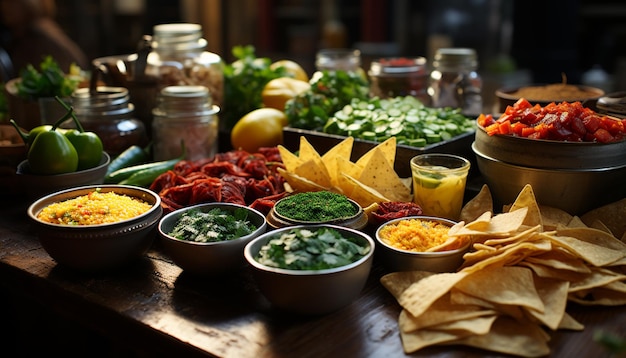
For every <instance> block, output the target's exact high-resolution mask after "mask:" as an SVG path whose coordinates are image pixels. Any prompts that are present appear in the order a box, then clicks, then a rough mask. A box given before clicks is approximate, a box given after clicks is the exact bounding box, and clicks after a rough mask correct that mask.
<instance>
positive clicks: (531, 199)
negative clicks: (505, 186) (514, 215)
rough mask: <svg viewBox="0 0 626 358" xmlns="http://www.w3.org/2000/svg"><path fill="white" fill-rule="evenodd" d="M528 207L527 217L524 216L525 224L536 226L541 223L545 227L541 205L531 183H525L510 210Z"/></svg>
mask: <svg viewBox="0 0 626 358" xmlns="http://www.w3.org/2000/svg"><path fill="white" fill-rule="evenodd" d="M524 207H526V208H528V213H527V214H526V218H524V222H523V224H524V225H528V226H536V225H541V226H542V227H543V221H542V220H541V211H539V205H538V204H537V199H536V198H535V192H534V191H533V187H532V186H531V185H530V184H526V185H524V188H522V191H520V193H519V194H518V195H517V198H516V199H515V201H514V202H513V205H511V207H510V208H509V211H515V210H517V209H519V208H524Z"/></svg>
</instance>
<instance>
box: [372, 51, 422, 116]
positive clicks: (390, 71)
mask: <svg viewBox="0 0 626 358" xmlns="http://www.w3.org/2000/svg"><path fill="white" fill-rule="evenodd" d="M426 62H427V61H426V58H425V57H412V58H406V57H393V58H380V59H377V60H375V61H372V63H371V64H370V70H369V72H368V76H369V79H370V95H371V96H373V97H379V98H389V97H397V96H413V97H415V98H417V99H419V100H420V101H421V102H422V103H424V104H425V105H429V104H430V96H429V95H428V92H427V90H428V71H427V64H426Z"/></svg>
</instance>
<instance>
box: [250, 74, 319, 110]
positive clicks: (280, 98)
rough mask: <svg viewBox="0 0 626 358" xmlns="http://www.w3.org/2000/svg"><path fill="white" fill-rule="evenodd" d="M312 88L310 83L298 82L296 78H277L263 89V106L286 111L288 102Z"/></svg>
mask: <svg viewBox="0 0 626 358" xmlns="http://www.w3.org/2000/svg"><path fill="white" fill-rule="evenodd" d="M310 88H311V85H310V84H309V83H308V82H305V81H301V80H297V79H295V78H291V77H281V78H275V79H273V80H271V81H269V82H268V83H267V84H266V85H265V87H263V91H262V92H261V98H262V99H263V105H264V106H265V107H269V108H276V109H278V110H281V111H284V110H285V104H286V103H287V101H288V100H290V99H292V98H294V97H295V96H297V95H299V94H300V93H302V92H304V91H307V90H309V89H310Z"/></svg>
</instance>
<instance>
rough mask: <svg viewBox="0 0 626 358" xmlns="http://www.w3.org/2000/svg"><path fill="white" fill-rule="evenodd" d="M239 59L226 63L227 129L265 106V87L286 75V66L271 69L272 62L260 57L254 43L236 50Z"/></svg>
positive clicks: (225, 100)
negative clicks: (263, 94) (262, 94)
mask: <svg viewBox="0 0 626 358" xmlns="http://www.w3.org/2000/svg"><path fill="white" fill-rule="evenodd" d="M232 53H233V56H235V58H237V60H236V61H234V62H233V63H231V64H227V65H226V66H224V108H225V110H224V112H223V120H224V124H225V126H226V128H229V129H230V128H232V127H233V126H234V125H235V123H237V121H238V120H239V119H240V118H241V117H243V116H244V115H245V114H247V113H249V112H251V111H253V110H255V109H257V108H261V107H263V97H262V96H261V92H263V87H265V85H266V84H267V83H268V82H269V81H271V80H273V79H275V78H279V77H285V76H286V75H287V70H286V69H285V68H284V67H277V68H275V69H272V68H270V66H271V64H272V61H271V60H270V59H269V58H266V57H256V55H255V50H254V47H253V46H250V45H248V46H235V47H233V50H232Z"/></svg>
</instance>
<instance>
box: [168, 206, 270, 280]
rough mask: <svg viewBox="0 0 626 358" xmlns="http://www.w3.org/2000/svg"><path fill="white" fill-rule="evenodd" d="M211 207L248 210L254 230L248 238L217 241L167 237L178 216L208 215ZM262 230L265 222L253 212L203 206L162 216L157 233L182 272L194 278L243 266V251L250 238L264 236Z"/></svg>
mask: <svg viewBox="0 0 626 358" xmlns="http://www.w3.org/2000/svg"><path fill="white" fill-rule="evenodd" d="M215 208H219V209H222V210H227V211H234V210H237V209H241V208H244V209H245V210H247V211H248V219H249V220H250V222H251V223H252V224H253V225H254V226H256V227H257V229H256V230H255V231H254V232H253V233H251V234H249V235H246V236H242V237H240V238H237V239H233V240H228V241H220V242H194V241H186V240H180V239H177V238H175V237H173V236H170V235H169V233H170V232H172V230H173V229H174V227H175V226H176V222H177V221H178V219H179V218H180V216H181V215H183V214H184V213H186V212H188V211H189V210H200V211H202V212H208V211H210V210H211V209H215ZM266 228H267V221H266V220H265V217H264V216H263V214H261V213H260V212H258V211H257V210H254V209H251V208H248V207H245V206H242V205H238V204H231V203H204V204H198V205H194V206H189V207H186V208H182V209H179V210H175V211H173V212H171V213H169V214H167V215H165V216H164V217H163V219H161V221H160V222H159V226H158V231H159V235H160V237H161V242H162V243H163V247H164V249H165V251H166V252H167V254H168V255H169V256H170V257H171V258H172V260H173V261H174V263H175V264H176V265H178V266H180V268H182V269H183V270H184V271H185V272H189V273H192V274H195V275H217V274H222V273H227V272H232V271H233V270H237V269H240V268H241V267H242V266H243V265H244V263H245V261H244V259H243V248H244V247H245V246H246V244H248V243H249V242H250V241H251V240H252V239H254V238H256V237H258V236H259V235H261V234H263V233H265V230H266Z"/></svg>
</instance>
